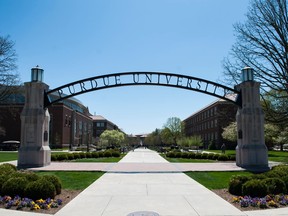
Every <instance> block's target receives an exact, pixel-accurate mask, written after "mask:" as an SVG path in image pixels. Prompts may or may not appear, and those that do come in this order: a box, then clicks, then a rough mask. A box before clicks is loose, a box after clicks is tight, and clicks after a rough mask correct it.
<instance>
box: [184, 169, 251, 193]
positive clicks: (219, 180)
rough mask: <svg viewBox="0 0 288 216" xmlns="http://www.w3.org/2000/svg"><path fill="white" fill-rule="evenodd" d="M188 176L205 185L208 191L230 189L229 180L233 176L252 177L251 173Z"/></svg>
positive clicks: (196, 173) (190, 174)
mask: <svg viewBox="0 0 288 216" xmlns="http://www.w3.org/2000/svg"><path fill="white" fill-rule="evenodd" d="M185 174H186V175H188V176H189V177H191V178H193V179H194V180H195V181H197V182H199V183H200V184H202V185H204V186H205V187H207V188H208V189H210V190H211V189H224V188H228V184H229V180H230V178H231V176H233V175H245V176H247V175H252V173H250V172H245V171H235V172H234V171H233V172H185Z"/></svg>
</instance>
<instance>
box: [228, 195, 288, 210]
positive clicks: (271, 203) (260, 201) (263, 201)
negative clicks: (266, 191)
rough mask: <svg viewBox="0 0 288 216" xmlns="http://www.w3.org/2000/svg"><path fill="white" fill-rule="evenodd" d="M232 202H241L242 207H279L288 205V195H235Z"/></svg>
mask: <svg viewBox="0 0 288 216" xmlns="http://www.w3.org/2000/svg"><path fill="white" fill-rule="evenodd" d="M232 203H239V204H240V206H241V207H243V208H245V207H249V206H252V207H259V208H268V207H273V208H278V207H279V205H282V206H287V205H288V195H275V196H272V195H270V196H269V195H267V196H265V197H262V198H259V197H254V198H252V197H251V196H244V197H242V196H238V197H233V199H232Z"/></svg>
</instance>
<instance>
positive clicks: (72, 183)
mask: <svg viewBox="0 0 288 216" xmlns="http://www.w3.org/2000/svg"><path fill="white" fill-rule="evenodd" d="M35 173H36V174H38V175H40V176H41V175H50V174H53V175H56V176H57V177H58V178H59V179H61V182H62V188H63V189H68V190H84V189H85V188H87V187H88V186H89V185H90V184H92V183H93V182H94V181H96V180H97V179H98V178H100V177H101V176H102V175H103V174H104V172H86V171H85V172H84V171H83V172H82V171H81V172H79V171H77V172H76V171H55V172H54V171H37V172H35Z"/></svg>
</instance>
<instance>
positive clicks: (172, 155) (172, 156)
mask: <svg viewBox="0 0 288 216" xmlns="http://www.w3.org/2000/svg"><path fill="white" fill-rule="evenodd" d="M166 157H169V158H174V157H175V154H174V152H172V151H170V152H167V154H166Z"/></svg>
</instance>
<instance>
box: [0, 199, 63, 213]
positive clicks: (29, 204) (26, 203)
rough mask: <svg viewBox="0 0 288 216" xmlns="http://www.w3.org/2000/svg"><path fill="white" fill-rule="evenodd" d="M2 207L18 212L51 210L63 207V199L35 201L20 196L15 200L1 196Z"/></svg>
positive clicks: (0, 203)
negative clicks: (24, 210)
mask: <svg viewBox="0 0 288 216" xmlns="http://www.w3.org/2000/svg"><path fill="white" fill-rule="evenodd" d="M0 205H3V206H4V207H5V208H6V209H11V208H12V207H14V208H15V209H16V210H23V209H26V210H27V209H30V210H39V209H45V210H48V209H51V208H58V207H59V206H60V205H62V200H61V199H50V198H48V199H46V200H43V199H39V200H36V201H33V200H32V199H29V198H21V197H20V196H15V197H14V198H13V199H12V197H10V196H3V197H2V196H0Z"/></svg>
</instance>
